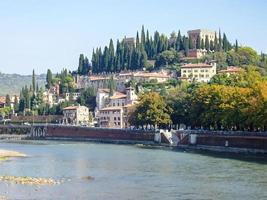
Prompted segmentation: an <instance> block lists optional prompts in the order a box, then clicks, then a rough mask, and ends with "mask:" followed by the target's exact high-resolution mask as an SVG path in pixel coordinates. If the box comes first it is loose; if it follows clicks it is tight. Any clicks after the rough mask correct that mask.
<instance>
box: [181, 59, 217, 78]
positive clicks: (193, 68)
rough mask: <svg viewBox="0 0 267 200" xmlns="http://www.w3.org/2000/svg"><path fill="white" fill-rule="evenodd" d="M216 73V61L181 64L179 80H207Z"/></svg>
mask: <svg viewBox="0 0 267 200" xmlns="http://www.w3.org/2000/svg"><path fill="white" fill-rule="evenodd" d="M214 75H216V63H211V64H206V63H198V64H186V65H183V66H181V80H186V81H188V82H193V81H196V82H206V83H207V82H209V81H210V79H211V78H212V77H213V76H214Z"/></svg>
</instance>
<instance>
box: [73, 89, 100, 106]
mask: <svg viewBox="0 0 267 200" xmlns="http://www.w3.org/2000/svg"><path fill="white" fill-rule="evenodd" d="M77 102H78V103H79V104H81V105H83V106H86V107H88V108H89V109H91V110H93V109H94V108H95V107H96V91H95V89H94V88H93V87H89V88H87V89H85V90H84V91H82V93H81V96H80V97H79V98H78V99H77Z"/></svg>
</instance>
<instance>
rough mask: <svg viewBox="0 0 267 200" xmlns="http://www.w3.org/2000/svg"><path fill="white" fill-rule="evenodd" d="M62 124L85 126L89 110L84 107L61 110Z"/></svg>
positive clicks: (70, 107)
mask: <svg viewBox="0 0 267 200" xmlns="http://www.w3.org/2000/svg"><path fill="white" fill-rule="evenodd" d="M63 123H64V124H71V125H87V124H88V123H89V109H88V108H87V107H86V106H80V105H79V106H69V107H66V108H64V109H63Z"/></svg>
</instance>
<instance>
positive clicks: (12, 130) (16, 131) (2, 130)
mask: <svg viewBox="0 0 267 200" xmlns="http://www.w3.org/2000/svg"><path fill="white" fill-rule="evenodd" d="M30 130H31V127H30V126H23V125H16V126H11V125H6V126H5V125H1V126H0V135H26V134H27V133H29V132H30Z"/></svg>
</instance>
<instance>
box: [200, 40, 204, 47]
mask: <svg viewBox="0 0 267 200" xmlns="http://www.w3.org/2000/svg"><path fill="white" fill-rule="evenodd" d="M200 48H201V49H205V44H204V40H203V38H202V39H201V44H200Z"/></svg>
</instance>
